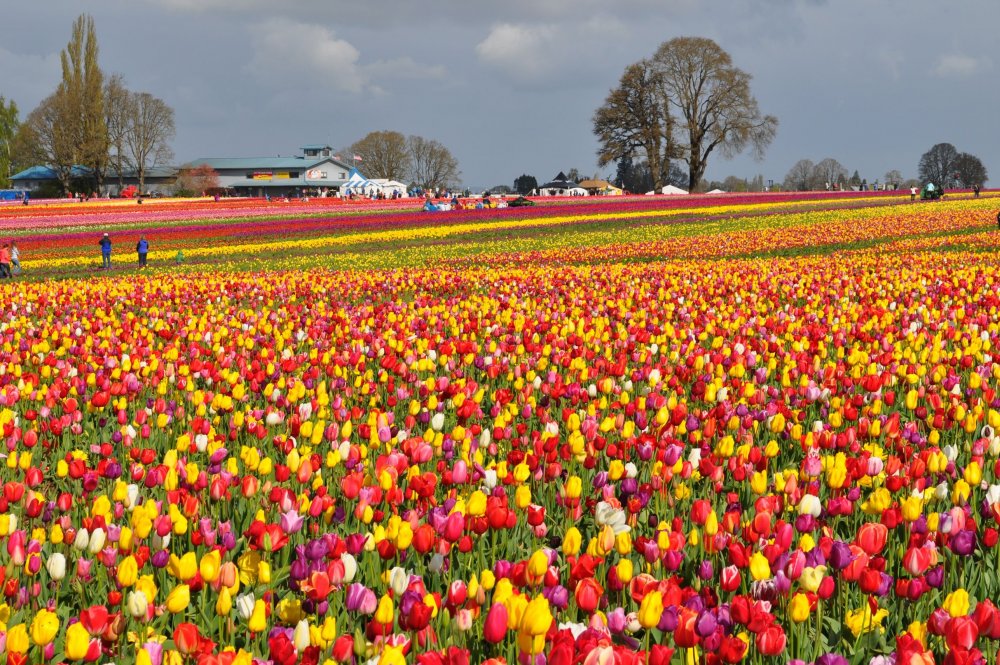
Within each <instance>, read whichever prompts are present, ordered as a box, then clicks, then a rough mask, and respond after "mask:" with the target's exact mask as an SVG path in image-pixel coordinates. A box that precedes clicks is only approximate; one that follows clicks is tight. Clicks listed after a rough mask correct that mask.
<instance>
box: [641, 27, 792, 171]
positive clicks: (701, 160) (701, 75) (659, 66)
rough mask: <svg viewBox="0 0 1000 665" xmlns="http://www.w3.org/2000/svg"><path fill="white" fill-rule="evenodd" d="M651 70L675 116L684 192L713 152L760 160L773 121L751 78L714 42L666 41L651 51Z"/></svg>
mask: <svg viewBox="0 0 1000 665" xmlns="http://www.w3.org/2000/svg"><path fill="white" fill-rule="evenodd" d="M652 69H653V71H654V73H655V76H656V77H658V81H657V82H658V83H659V84H660V85H662V89H663V91H664V94H665V96H666V98H667V99H668V100H669V102H670V104H671V107H672V108H675V109H676V110H677V113H678V118H679V121H678V125H679V127H678V129H679V131H680V132H681V133H682V134H683V136H684V139H683V140H682V141H681V142H680V143H681V145H682V146H683V147H684V155H685V158H686V161H687V166H688V189H689V190H694V188H695V186H696V185H697V184H698V181H700V180H701V178H702V176H703V175H704V173H705V168H706V167H707V166H708V159H709V157H710V156H711V154H712V153H713V152H714V151H716V150H718V151H719V153H720V154H722V155H723V156H725V157H732V156H734V155H737V154H739V153H741V152H743V151H744V150H745V149H747V148H750V150H751V153H752V154H753V156H754V157H755V158H761V157H763V153H764V150H765V149H766V148H767V146H768V145H770V143H771V141H772V140H773V139H774V136H775V133H776V132H777V128H778V119H777V118H775V117H774V116H771V115H762V114H761V112H760V108H759V107H758V106H757V100H756V99H755V98H754V96H753V94H752V93H751V92H750V79H751V76H750V75H749V74H747V73H746V72H744V71H743V70H741V69H739V68H738V67H736V66H734V65H733V63H732V58H731V57H730V56H729V54H728V53H727V52H726V51H724V50H723V49H722V48H721V47H720V46H719V45H718V44H716V43H715V42H714V41H712V40H711V39H705V38H702V37H677V38H675V39H671V40H670V41H668V42H665V43H663V44H662V45H661V46H660V48H659V49H658V50H657V51H656V54H655V55H654V56H653V60H652ZM664 114H666V112H664Z"/></svg>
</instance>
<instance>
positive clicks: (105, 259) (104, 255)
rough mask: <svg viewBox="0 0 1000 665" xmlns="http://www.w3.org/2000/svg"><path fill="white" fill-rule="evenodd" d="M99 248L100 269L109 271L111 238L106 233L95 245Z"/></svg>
mask: <svg viewBox="0 0 1000 665" xmlns="http://www.w3.org/2000/svg"><path fill="white" fill-rule="evenodd" d="M97 244H98V245H100V246H101V259H102V262H101V267H102V268H104V269H105V270H110V269H111V238H110V237H109V236H108V234H107V233H105V234H104V236H103V237H102V238H101V241H100V242H99V243H97Z"/></svg>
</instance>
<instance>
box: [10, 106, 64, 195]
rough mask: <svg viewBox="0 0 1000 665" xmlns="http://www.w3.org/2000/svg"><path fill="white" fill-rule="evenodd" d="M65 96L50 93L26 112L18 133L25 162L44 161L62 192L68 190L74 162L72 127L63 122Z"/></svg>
mask: <svg viewBox="0 0 1000 665" xmlns="http://www.w3.org/2000/svg"><path fill="white" fill-rule="evenodd" d="M65 104H66V97H65V96H64V95H60V94H58V93H53V94H51V95H49V96H48V97H46V98H45V99H43V100H42V101H41V102H39V104H38V106H36V107H35V108H34V110H32V111H31V113H29V114H28V117H27V118H26V119H25V121H24V124H23V125H22V126H21V132H19V137H18V143H19V145H20V147H21V155H22V156H23V157H26V158H27V160H28V161H31V162H34V163H36V164H37V163H42V164H47V165H48V166H49V167H50V168H51V169H52V171H53V172H54V173H55V176H56V179H57V180H58V181H59V184H60V186H61V187H62V189H63V191H64V192H68V191H70V190H71V185H72V183H71V174H72V169H73V165H74V164H75V163H76V156H77V150H76V141H75V140H74V139H73V137H72V136H71V134H72V133H73V128H72V127H71V126H70V125H69V124H68V123H65V122H63V118H65V117H66V116H67V115H68V111H67V110H66V109H65V108H64V106H65Z"/></svg>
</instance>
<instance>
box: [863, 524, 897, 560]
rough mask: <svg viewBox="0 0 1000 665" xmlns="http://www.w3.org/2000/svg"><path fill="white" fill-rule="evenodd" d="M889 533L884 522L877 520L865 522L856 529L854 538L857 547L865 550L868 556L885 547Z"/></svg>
mask: <svg viewBox="0 0 1000 665" xmlns="http://www.w3.org/2000/svg"><path fill="white" fill-rule="evenodd" d="M888 535H889V529H887V528H886V526H885V525H884V524H881V523H878V522H867V523H865V524H862V525H861V528H860V529H858V535H857V538H856V539H855V542H856V543H857V545H858V547H860V548H861V549H862V550H864V551H865V553H866V554H868V556H875V555H876V554H878V553H880V552H881V551H882V549H883V548H884V547H885V541H886V538H887V536H888Z"/></svg>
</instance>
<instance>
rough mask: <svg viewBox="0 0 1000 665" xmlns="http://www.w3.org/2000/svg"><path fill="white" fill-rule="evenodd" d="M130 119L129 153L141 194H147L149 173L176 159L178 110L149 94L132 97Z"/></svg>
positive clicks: (127, 145)
mask: <svg viewBox="0 0 1000 665" xmlns="http://www.w3.org/2000/svg"><path fill="white" fill-rule="evenodd" d="M126 118H127V120H126V123H127V128H126V131H125V136H124V145H125V151H126V153H127V155H128V160H129V163H130V164H131V165H132V166H133V168H135V171H136V176H137V177H138V179H139V191H140V192H143V191H145V188H146V173H147V172H148V171H149V169H150V168H151V167H153V166H159V165H163V164H166V163H167V162H169V161H170V160H171V159H173V156H174V153H173V150H171V148H170V141H171V139H173V138H174V131H175V129H174V110H173V109H172V108H170V106H168V105H167V103H166V102H164V101H163V100H162V99H160V98H159V97H154V96H153V95H151V94H149V93H148V92H138V93H131V94H130V95H129V101H128V109H127V114H126Z"/></svg>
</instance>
